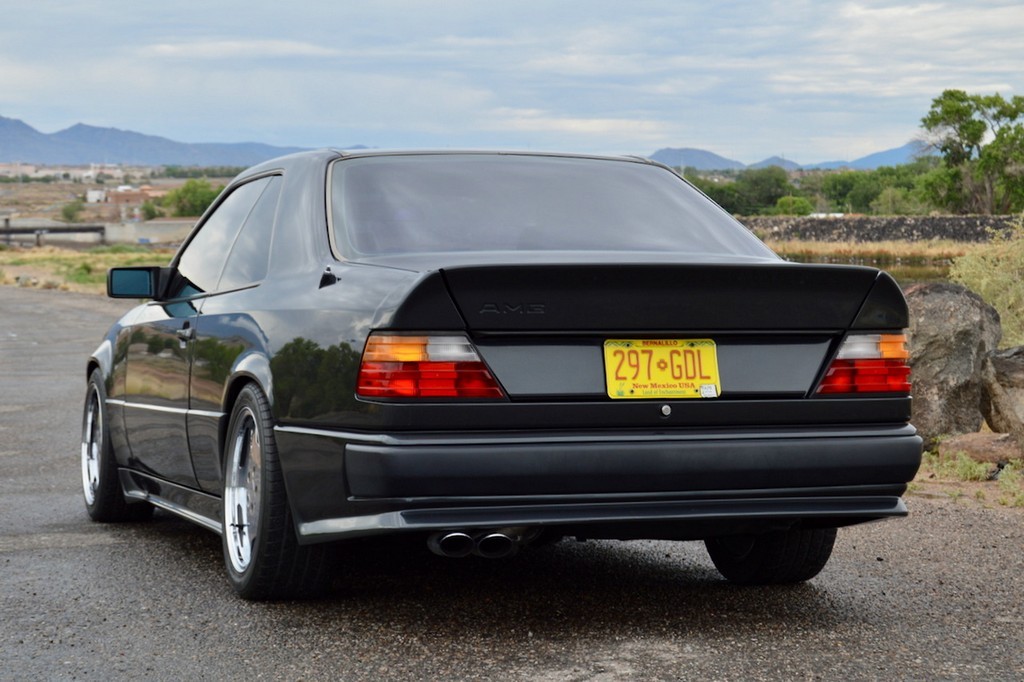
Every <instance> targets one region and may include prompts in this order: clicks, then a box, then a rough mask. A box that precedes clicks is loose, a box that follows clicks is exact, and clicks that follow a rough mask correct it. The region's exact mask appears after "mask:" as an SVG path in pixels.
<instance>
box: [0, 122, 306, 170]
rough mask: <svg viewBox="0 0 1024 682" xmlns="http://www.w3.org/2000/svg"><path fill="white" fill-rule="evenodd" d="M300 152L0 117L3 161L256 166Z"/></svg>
mask: <svg viewBox="0 0 1024 682" xmlns="http://www.w3.org/2000/svg"><path fill="white" fill-rule="evenodd" d="M297 151H301V148H299V147H273V146H271V145H266V144H259V143H256V142H239V143H234V144H218V143H201V144H188V143H184V142H175V141H174V140H169V139H167V138H165V137H157V136H155V135H143V134H142V133H134V132H131V131H128V130H118V129H117V128H97V127H95V126H90V125H85V124H82V123H79V124H77V125H73V126H71V127H70V128H68V129H66V130H61V131H59V132H56V133H52V134H45V133H41V132H39V131H38V130H36V129H35V128H33V127H32V126H30V125H28V124H26V123H24V122H23V121H19V120H17V119H13V118H4V117H3V116H0V163H2V162H11V161H21V162H24V163H35V164H51V165H55V164H69V165H81V164H88V163H119V164H125V165H136V166H159V165H177V166H251V165H253V164H256V163H259V162H261V161H266V160H267V159H271V158H273V157H275V156H282V155H283V154H291V153H293V152H297Z"/></svg>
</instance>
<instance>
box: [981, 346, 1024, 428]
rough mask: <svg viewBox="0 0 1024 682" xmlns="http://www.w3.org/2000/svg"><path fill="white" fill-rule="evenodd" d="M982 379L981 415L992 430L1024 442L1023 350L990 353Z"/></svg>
mask: <svg viewBox="0 0 1024 682" xmlns="http://www.w3.org/2000/svg"><path fill="white" fill-rule="evenodd" d="M981 378H982V384H983V390H982V394H981V411H982V414H984V415H985V421H987V422H988V425H989V427H990V428H991V429H992V430H993V431H998V432H999V433H1012V434H1015V435H1016V436H1018V438H1019V439H1020V440H1021V441H1022V442H1024V346H1018V347H1016V348H1010V349H1008V350H1001V351H995V352H993V353H990V354H989V355H988V357H987V358H985V362H984V365H983V366H982V373H981Z"/></svg>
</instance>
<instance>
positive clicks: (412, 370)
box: [356, 334, 505, 399]
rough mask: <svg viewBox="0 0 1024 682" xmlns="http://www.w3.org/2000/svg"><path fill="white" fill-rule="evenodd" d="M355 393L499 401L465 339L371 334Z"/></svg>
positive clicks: (486, 372) (495, 386) (494, 383)
mask: <svg viewBox="0 0 1024 682" xmlns="http://www.w3.org/2000/svg"><path fill="white" fill-rule="evenodd" d="M356 393H357V394H358V395H359V396H361V397H364V398H478V399H479V398H504V397H505V392H504V391H502V389H501V386H499V385H498V382H497V381H496V380H495V378H494V376H493V375H492V374H491V372H490V370H489V369H488V368H487V365H485V364H484V362H483V360H481V359H480V356H479V354H478V353H477V351H476V349H475V348H474V347H473V344H472V343H471V342H470V341H469V339H467V338H466V337H465V336H460V335H444V336H441V335H437V336H405V335H397V334H395V335H389V334H371V335H370V337H369V338H368V339H367V341H366V348H365V349H364V351H363V361H362V363H361V364H360V366H359V378H358V380H357V388H356Z"/></svg>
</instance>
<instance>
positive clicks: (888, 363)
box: [818, 334, 910, 394]
mask: <svg viewBox="0 0 1024 682" xmlns="http://www.w3.org/2000/svg"><path fill="white" fill-rule="evenodd" d="M909 359H910V353H909V352H908V351H907V337H906V335H905V334H851V335H850V336H848V337H846V340H845V341H843V345H842V346H840V348H839V352H838V353H837V354H836V358H835V360H833V361H832V364H831V365H829V368H828V371H827V372H825V378H824V379H822V380H821V384H820V385H819V386H818V393H826V394H835V393H910V366H909V365H908V364H907V361H908V360H909Z"/></svg>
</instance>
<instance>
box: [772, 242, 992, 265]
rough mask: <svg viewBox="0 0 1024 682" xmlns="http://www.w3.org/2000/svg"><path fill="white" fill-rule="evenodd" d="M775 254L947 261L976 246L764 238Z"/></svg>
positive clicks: (950, 243) (852, 258) (965, 243)
mask: <svg viewBox="0 0 1024 682" xmlns="http://www.w3.org/2000/svg"><path fill="white" fill-rule="evenodd" d="M765 244H766V245H767V246H768V247H769V248H770V249H771V250H772V251H775V252H776V253H779V254H783V255H785V256H792V257H798V258H799V257H804V258H833V259H837V260H838V259H850V260H882V261H895V262H906V261H950V260H952V259H954V258H959V257H960V256H963V255H964V254H967V253H969V252H971V251H972V250H974V249H975V248H977V246H978V245H976V244H972V243H969V242H955V241H952V240H948V239H934V240H931V241H922V242H898V241H889V242H816V241H803V240H779V239H768V240H765Z"/></svg>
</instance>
